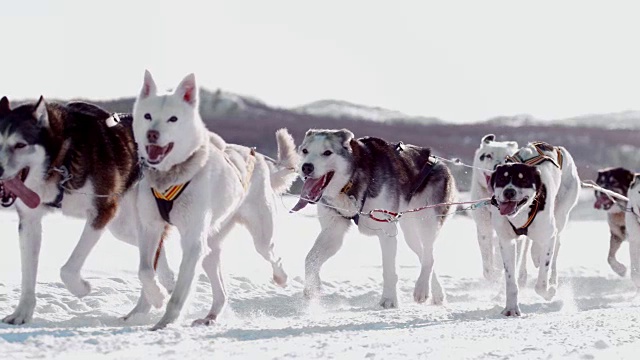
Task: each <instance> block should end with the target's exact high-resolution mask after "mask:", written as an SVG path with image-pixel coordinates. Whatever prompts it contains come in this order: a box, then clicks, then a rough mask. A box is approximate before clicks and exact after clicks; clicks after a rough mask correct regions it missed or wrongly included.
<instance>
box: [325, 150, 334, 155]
mask: <svg viewBox="0 0 640 360" xmlns="http://www.w3.org/2000/svg"><path fill="white" fill-rule="evenodd" d="M331 154H333V152H331V150H327V151H325V152H323V153H322V156H329V155H331Z"/></svg>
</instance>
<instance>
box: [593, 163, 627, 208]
mask: <svg viewBox="0 0 640 360" xmlns="http://www.w3.org/2000/svg"><path fill="white" fill-rule="evenodd" d="M633 178H634V174H633V173H632V172H631V171H629V170H627V169H625V168H621V167H617V168H608V169H602V170H599V171H598V178H597V179H596V184H598V186H600V187H602V188H604V189H607V190H611V191H614V192H616V193H618V194H620V195H625V194H626V193H627V191H628V190H629V185H631V182H632V181H633ZM595 196H596V201H595V203H594V204H593V207H594V208H596V209H603V210H607V211H609V210H611V211H614V212H617V211H619V209H617V208H615V207H613V205H614V202H613V200H611V198H609V197H608V196H607V195H606V194H604V193H602V192H600V191H597V190H596V191H595Z"/></svg>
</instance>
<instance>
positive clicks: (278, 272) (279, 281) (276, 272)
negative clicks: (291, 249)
mask: <svg viewBox="0 0 640 360" xmlns="http://www.w3.org/2000/svg"><path fill="white" fill-rule="evenodd" d="M288 278H289V277H288V276H287V273H286V272H285V271H284V269H282V265H281V264H280V263H279V262H278V263H277V265H276V266H274V268H273V282H274V283H276V285H278V286H280V287H286V286H287V280H288Z"/></svg>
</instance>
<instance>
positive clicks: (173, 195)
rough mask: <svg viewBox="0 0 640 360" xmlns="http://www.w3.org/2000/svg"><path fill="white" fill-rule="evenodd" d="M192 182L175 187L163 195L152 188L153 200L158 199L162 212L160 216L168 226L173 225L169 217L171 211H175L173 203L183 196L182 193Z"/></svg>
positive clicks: (159, 210)
mask: <svg viewBox="0 0 640 360" xmlns="http://www.w3.org/2000/svg"><path fill="white" fill-rule="evenodd" d="M190 182H191V181H187V182H186V183H184V184H180V185H173V186H171V187H169V189H167V190H165V191H164V192H163V193H161V192H159V191H157V190H156V189H154V188H151V193H152V194H153V198H154V199H156V205H157V206H158V212H160V216H161V217H162V219H163V220H164V221H166V222H167V223H168V224H171V218H170V217H169V215H170V214H171V209H173V202H174V201H176V199H177V198H178V197H179V196H180V195H181V194H182V192H183V191H184V189H186V188H187V186H188V185H189V183H190Z"/></svg>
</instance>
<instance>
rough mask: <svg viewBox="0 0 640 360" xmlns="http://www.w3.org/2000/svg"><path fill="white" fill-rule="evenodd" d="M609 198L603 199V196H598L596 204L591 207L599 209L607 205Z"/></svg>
mask: <svg viewBox="0 0 640 360" xmlns="http://www.w3.org/2000/svg"><path fill="white" fill-rule="evenodd" d="M609 201H610V200H609V198H607V197H605V196H600V197H599V198H598V199H597V200H596V203H595V204H593V207H594V208H596V209H601V208H602V206H604V205H606V204H608V203H609Z"/></svg>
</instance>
